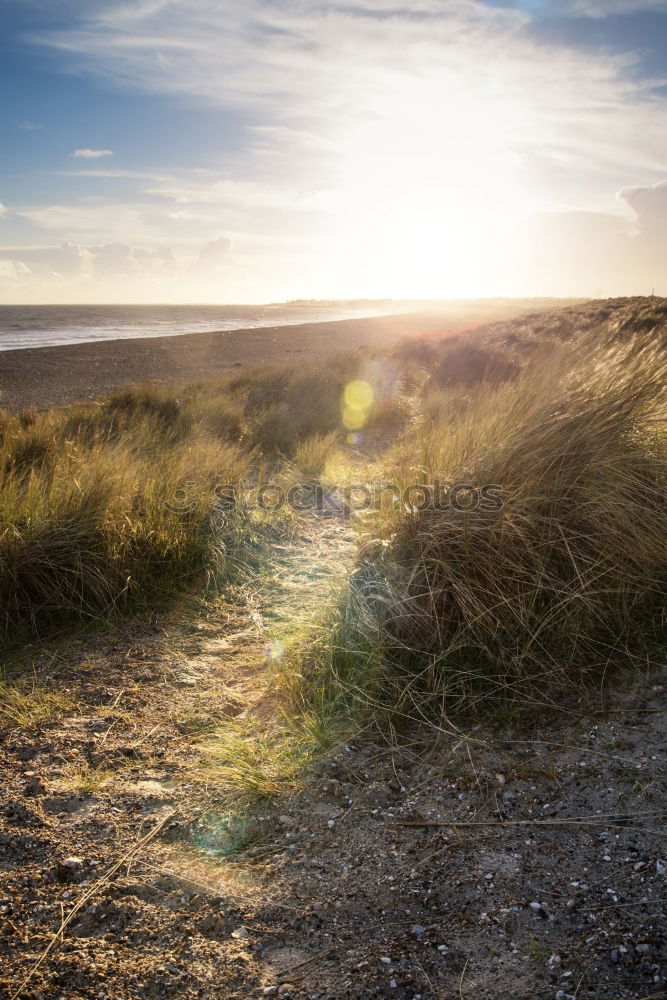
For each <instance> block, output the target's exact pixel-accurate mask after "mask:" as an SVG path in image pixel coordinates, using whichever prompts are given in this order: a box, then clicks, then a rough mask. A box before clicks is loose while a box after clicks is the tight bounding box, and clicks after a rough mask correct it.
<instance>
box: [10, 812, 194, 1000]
mask: <svg viewBox="0 0 667 1000" xmlns="http://www.w3.org/2000/svg"><path fill="white" fill-rule="evenodd" d="M177 812H178V810H177V809H174V810H173V811H172V812H170V813H168V814H167V815H166V816H164V817H163V818H162V819H161V820H160V822H159V823H158V824H157V825H156V826H154V827H153V829H152V830H151V831H150V832H149V833H147V834H146V836H145V837H142V838H141V840H138V841H137V842H136V844H134V845H133V846H132V847H131V848H130V849H129V851H126V852H125V854H124V855H123V856H122V858H120V860H119V861H117V862H116V863H115V864H114V865H112V866H111V868H110V869H109V870H108V871H107V872H105V873H104V875H102V877H101V878H99V879H98V880H97V882H95V884H94V885H92V886H91V887H90V889H88V890H87V891H86V892H85V893H84V894H83V896H82V897H81V899H80V900H79V901H78V902H77V903H75V905H74V906H73V907H72V909H71V910H70V912H69V914H68V915H67V916H66V917H62V919H61V922H60V927H59V928H58V930H57V931H56V932H55V934H54V935H53V938H52V939H51V941H49V943H48V945H47V946H46V948H45V949H44V951H43V952H42V954H41V955H40V957H39V958H38V959H37V961H36V962H35V964H34V965H33V966H32V968H31V969H30V972H29V973H28V975H27V976H26V978H25V979H24V980H23V982H22V983H21V985H20V986H19V988H18V989H17V990H16V992H15V993H13V994H12V996H11V997H10V1000H17V997H19V996H20V995H21V993H23V991H24V989H25V988H26V986H27V985H28V983H29V982H30V980H31V979H32V977H33V976H34V975H35V973H36V972H37V970H38V969H39V968H40V966H41V965H43V963H44V962H45V961H46V959H47V957H48V955H49V954H50V953H51V951H52V950H53V949H54V948H55V946H56V944H58V942H60V941H62V939H63V935H64V932H65V928H66V927H67V926H68V924H70V923H71V922H72V920H73V919H74V917H75V916H76V915H77V913H79V911H80V910H81V909H82V908H83V907H84V906H85V904H86V903H87V902H88V900H89V899H91V897H92V896H94V895H95V893H96V892H97V891H98V890H99V889H101V887H102V886H103V885H104V884H105V883H106V882H108V881H109V880H110V879H111V877H112V876H113V875H115V874H116V872H117V871H118V870H119V869H120V868H122V866H123V865H124V864H125V862H126V861H127V860H128V859H129V858H131V857H132V856H133V855H134V854H137V853H138V852H139V851H140V850H141V849H142V848H143V847H145V846H146V844H147V843H148V842H149V841H150V840H152V839H153V837H155V836H157V834H158V833H159V832H160V830H161V829H162V828H163V827H164V826H165V824H166V823H168V822H169V820H171V819H173V818H174V816H175V815H176V813H177Z"/></svg>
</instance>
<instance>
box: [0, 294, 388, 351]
mask: <svg viewBox="0 0 667 1000" xmlns="http://www.w3.org/2000/svg"><path fill="white" fill-rule="evenodd" d="M400 310H401V306H399V305H398V303H394V304H390V303H376V302H373V303H366V302H364V304H363V305H362V304H359V303H344V302H337V303H328V302H326V303H322V302H298V303H290V302H287V303H278V304H274V305H263V306H197V305H183V306H176V305H163V306H129V305H128V306H111V305H101V306H94V305H75V306H72V305H52V306H20V305H12V306H8V305H0V351H18V350H21V349H22V348H26V347H54V346H56V345H58V344H84V343H92V342H94V341H97V340H126V339H130V338H132V339H133V338H137V337H176V336H178V335H179V334H183V333H207V332H212V331H218V330H220V331H223V330H243V329H249V328H253V329H256V328H259V327H265V326H293V325H295V324H297V323H321V322H325V321H327V320H337V319H358V318H363V317H368V316H381V315H383V314H386V313H390V312H399V311H400Z"/></svg>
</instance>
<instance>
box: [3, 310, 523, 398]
mask: <svg viewBox="0 0 667 1000" xmlns="http://www.w3.org/2000/svg"><path fill="white" fill-rule="evenodd" d="M538 308H539V307H536V306H535V305H533V306H532V308H530V304H529V303H524V304H523V305H519V303H518V302H515V303H514V304H512V305H510V304H509V303H504V304H502V305H499V304H494V305H492V304H490V303H488V304H487V303H484V304H481V303H470V305H469V306H468V308H458V309H456V308H454V309H449V310H442V309H441V310H437V311H428V312H417V313H399V314H396V315H389V316H375V317H370V318H366V319H344V320H329V321H324V322H319V323H312V322H311V323H300V324H294V325H289V326H274V327H251V328H248V329H239V330H225V331H220V332H214V333H186V334H176V335H169V336H162V337H137V338H131V339H120V340H98V341H90V342H86V343H77V344H67V345H58V346H55V347H53V346H52V347H28V348H24V349H21V350H11V351H1V352H0V408H2V409H7V410H19V409H22V408H24V407H31V406H34V407H36V408H37V409H46V408H47V407H50V406H59V405H63V404H68V403H74V402H80V401H86V400H92V399H97V398H99V397H100V396H104V395H106V394H108V393H111V392H115V391H117V390H119V389H121V388H122V387H123V386H126V385H129V384H131V383H137V382H146V381H150V380H158V381H161V382H181V381H186V380H187V381H192V380H197V379H201V378H207V377H210V376H216V375H217V376H220V375H225V374H229V373H230V372H231V371H233V370H234V369H236V368H240V367H245V366H247V365H259V364H269V363H276V362H288V363H289V362H294V363H297V362H299V361H302V360H304V359H306V358H309V357H314V356H317V355H325V354H332V353H335V352H337V351H342V350H354V349H355V348H357V347H360V346H362V345H363V346H367V347H372V348H381V347H386V346H389V345H390V344H392V343H396V342H397V341H399V340H401V339H402V338H404V337H409V336H428V335H437V334H447V333H455V332H457V331H458V330H461V329H463V328H469V327H471V326H476V325H478V324H482V323H486V322H490V321H493V320H496V319H509V318H511V317H512V316H516V315H518V314H521V313H526V312H530V311H538Z"/></svg>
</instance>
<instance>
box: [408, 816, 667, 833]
mask: <svg viewBox="0 0 667 1000" xmlns="http://www.w3.org/2000/svg"><path fill="white" fill-rule="evenodd" d="M664 815H665V813H664V812H659V813H637V815H636V816H633V817H632V818H633V820H635V819H660V818H662V817H663V816H664ZM614 821H616V822H614ZM570 825H573V826H611V827H614V828H618V829H621V830H630V829H637V828H635V827H630V826H628V825H627V824H626V823H624V822H619V820H618V817H616V816H570V817H565V818H563V819H557V818H555V817H554V818H553V819H513V820H500V819H488V820H468V821H461V822H457V821H455V820H427V819H422V820H398V822H396V823H395V824H394V826H416V827H443V826H444V827H453V828H454V829H457V828H461V827H466V828H467V827H479V826H491V827H502V826H507V827H511V826H570ZM638 829H643V828H642V827H639V828H638ZM645 832H647V833H665V832H667V831H662V830H646V831H645Z"/></svg>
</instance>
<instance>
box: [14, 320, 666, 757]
mask: <svg viewBox="0 0 667 1000" xmlns="http://www.w3.org/2000/svg"><path fill="white" fill-rule="evenodd" d="M661 309H662V306H658V305H656V304H654V303H650V304H649V305H646V303H644V304H643V305H642V306H641V308H640V307H638V311H637V310H635V312H636V316H635V319H636V320H637V323H638V324H639V325H638V332H637V335H636V336H635V337H634V338H633V336H632V324H631V323H630V321H629V320H628V319H627V318H626V319H619V317H620V316H621V312H619V311H618V310H617V309H615V308H614V307H613V305H612V306H609V307H605V309H602V307H601V308H600V309H599V310H597V311H596V310H595V309H594V310H593V313H594V314H595V316H594V318H593V319H591V316H590V315H589V313H586V314H585V317H586V319H585V321H584V319H582V329H583V331H584V332H583V333H582V334H581V336H579V337H576V338H573V335H572V332H573V330H576V322H577V319H576V316H577V314H576V310H574V311H573V310H563V311H561V313H558V314H557V313H554V314H552V315H551V318H547V319H544V318H540V319H539V320H537V319H534V320H531V319H530V317H528V318H521V319H520V320H517V321H515V322H514V323H506V324H500V325H498V326H497V328H495V327H494V328H489V329H490V330H491V332H490V333H489V332H487V334H485V335H484V336H480V338H479V342H474V335H473V334H464V335H462V336H461V337H459V338H451V337H450V338H448V339H446V340H443V341H441V342H439V341H436V340H429V341H425V342H422V343H414V342H411V343H408V344H406V345H403V346H400V347H399V348H397V349H395V350H393V351H392V352H390V354H389V355H387V356H386V357H384V358H372V357H370V356H369V355H368V354H367V353H364V352H359V353H357V354H350V355H346V356H344V357H339V358H334V359H330V360H328V361H327V363H326V364H320V365H319V366H318V367H317V368H313V366H312V365H311V366H308V365H296V366H294V365H286V366H267V367H263V368H257V369H248V370H244V371H242V372H240V373H239V374H238V375H235V376H232V377H230V378H227V379H224V380H220V379H216V380H203V381H201V382H199V383H191V384H188V385H183V386H176V387H174V386H170V387H166V386H140V387H135V388H131V389H128V390H127V391H125V392H122V393H118V394H116V395H115V396H113V397H110V398H108V399H106V400H102V401H100V402H98V403H94V404H86V405H78V406H74V407H69V408H66V409H61V410H54V411H50V412H48V413H44V414H38V413H35V412H34V411H26V412H24V413H23V414H19V415H11V414H6V413H0V634H1V635H2V636H3V637H4V638H5V641H9V640H11V639H12V638H13V637H15V636H16V635H18V634H23V633H24V632H26V631H28V632H30V633H32V634H33V635H36V636H38V637H42V636H45V635H48V634H50V633H52V632H54V631H57V630H62V629H63V628H66V629H71V628H73V627H75V626H76V625H77V624H81V623H84V624H85V623H88V622H99V621H108V620H110V619H111V618H113V617H117V616H119V615H123V616H126V615H134V614H145V613H147V612H153V611H154V610H160V609H162V608H165V607H169V605H170V602H172V601H173V600H174V599H175V598H176V597H177V596H178V595H179V594H183V593H184V592H187V591H188V590H191V589H194V588H200V587H202V586H205V585H206V583H207V582H209V583H211V584H213V585H214V586H215V587H220V586H224V585H225V584H226V583H228V582H230V581H233V580H234V579H236V577H237V576H238V574H243V573H248V572H250V573H252V572H257V571H258V570H260V569H261V568H262V567H263V566H265V565H266V564H267V559H268V558H270V552H271V544H272V542H273V541H275V540H276V537H277V535H278V534H280V533H281V532H283V533H284V532H285V531H292V530H294V528H295V525H294V523H293V522H292V521H291V520H290V516H289V514H288V513H286V512H282V513H281V514H280V515H278V516H275V517H273V516H268V515H264V514H261V513H260V514H257V513H255V514H254V515H252V514H249V513H248V511H247V510H245V509H244V508H243V506H242V505H238V506H234V507H231V508H229V507H228V506H221V504H220V503H219V493H218V488H219V487H220V485H221V484H223V485H225V487H229V486H233V487H235V488H238V490H239V492H240V493H242V492H243V490H244V489H246V488H247V485H248V483H250V484H257V483H259V482H263V481H265V480H266V479H267V478H269V477H271V476H274V477H277V478H278V480H279V481H280V482H281V483H283V484H287V483H288V481H290V480H291V479H292V480H293V479H294V478H295V477H302V478H304V479H306V480H312V479H320V480H321V482H323V483H325V484H327V485H329V484H331V483H333V482H335V481H336V480H337V478H338V477H340V475H341V474H344V475H345V477H351V478H354V479H356V481H357V482H364V481H365V479H368V480H370V478H371V477H373V478H377V477H378V476H380V477H381V478H382V479H383V480H384V481H385V482H386V483H387V484H391V485H392V490H389V491H388V492H389V494H391V493H392V492H394V493H395V494H396V495H400V494H401V491H402V490H404V489H405V488H406V487H408V486H410V485H412V486H415V485H419V484H421V486H422V487H423V488H424V490H425V491H426V493H423V494H422V495H423V496H425V497H426V498H427V499H428V497H429V496H430V494H429V490H431V487H433V484H436V483H438V484H439V486H438V489H437V499H438V502H437V503H435V502H429V503H427V504H423V503H422V502H421V501H419V500H418V499H417V500H416V501H415V502H411V503H407V504H406V503H401V504H399V505H397V504H395V503H391V502H390V503H387V504H384V506H383V507H382V509H380V510H374V511H371V512H367V513H362V514H359V515H358V516H357V517H356V518H355V519H354V523H356V524H357V525H358V527H359V553H358V558H357V564H356V566H355V568H354V572H353V573H352V575H351V578H350V581H349V586H348V587H347V590H346V592H345V595H344V596H343V598H341V599H340V601H339V602H338V603H337V604H336V606H335V607H334V608H332V609H330V611H329V613H328V615H327V616H326V617H325V621H324V623H323V624H322V625H321V626H319V627H318V629H317V630H316V635H315V636H314V637H312V638H309V639H308V642H304V643H303V644H302V646H301V651H299V650H296V651H295V652H293V653H291V654H290V656H289V657H288V658H287V670H288V672H289V678H288V681H289V683H288V686H289V689H290V691H291V694H292V696H293V699H294V704H295V705H297V706H298V707H299V710H300V711H301V713H302V717H303V718H307V719H310V720H313V719H314V720H316V722H315V723H313V725H311V726H310V728H313V727H314V729H321V730H322V731H324V730H328V731H330V732H332V731H334V730H335V731H336V732H341V731H343V730H344V729H345V726H346V725H347V726H350V725H358V724H359V722H360V720H367V719H369V718H374V719H376V720H377V719H379V718H383V717H387V716H391V717H392V719H393V720H399V719H403V720H425V719H429V720H431V721H434V720H438V719H439V718H441V717H442V716H443V715H446V714H449V713H451V712H456V711H459V712H460V711H466V712H470V711H475V710H476V709H477V708H479V707H480V706H481V705H482V704H484V705H487V704H488V703H489V702H490V701H492V702H494V703H496V704H500V705H507V704H515V703H517V702H520V701H521V700H526V699H532V700H533V701H535V702H536V703H541V704H543V705H544V704H547V703H550V702H553V700H554V699H558V698H560V697H563V696H564V697H569V695H570V694H571V693H572V691H575V690H577V691H578V690H581V689H582V687H583V686H585V685H587V684H590V683H592V682H594V681H595V682H596V683H597V682H598V681H599V679H600V678H601V677H602V676H604V675H605V673H606V672H608V671H609V669H610V668H611V667H613V666H614V665H615V664H617V663H625V664H628V663H633V662H634V663H639V662H641V663H643V664H645V663H647V662H650V660H651V656H652V655H653V651H654V650H655V649H656V645H657V643H658V642H659V635H660V631H661V629H662V628H664V614H665V611H664V608H665V605H664V596H665V589H666V585H667V568H666V560H665V543H664V539H665V537H667V530H666V529H667V508H666V506H665V500H664V497H665V483H666V461H667V445H666V437H665V430H666V429H667V424H665V423H661V422H660V421H661V420H663V419H664V418H665V416H667V411H666V409H665V385H667V378H666V376H667V367H666V362H665V352H664V337H663V336H662V334H661V333H660V331H658V333H655V331H654V330H653V328H652V327H651V329H649V328H648V327H647V326H646V324H647V323H648V324H650V323H651V322H654V321H655V322H662V320H661V316H662V313H661V312H660V310H661ZM630 311H631V310H630ZM663 311H664V310H663ZM626 312H627V310H626ZM625 314H626V313H623V315H624V316H625ZM633 315H634V313H633ZM660 329H662V327H661V328H660ZM640 334H641V335H640ZM353 379H366V380H368V381H369V383H370V384H371V385H372V386H373V403H372V405H371V406H370V407H369V408H368V411H367V412H365V413H364V418H363V424H362V425H361V426H360V427H359V428H358V431H359V432H356V433H353V434H350V425H349V424H348V426H344V420H343V416H344V413H345V406H344V393H345V387H346V385H347V384H348V383H349V382H350V381H351V380H353ZM364 449H366V450H364ZM341 470H343V471H342V472H341ZM338 481H339V482H340V478H338ZM456 484H459V486H460V488H459V489H458V490H455V491H452V490H451V487H452V486H454V485H456ZM448 486H449V487H450V488H449V489H448V488H447V487H448ZM486 491H488V492H486ZM418 496H419V493H418V491H417V492H415V493H413V497H417V498H418ZM435 496H436V493H435V492H434V497H435ZM454 498H456V502H453V499H454ZM499 499H500V501H501V502H500V503H499V502H498V500H499ZM482 501H484V502H482ZM317 720H319V721H317ZM353 720H354V721H353ZM394 724H395V723H394V721H392V725H394ZM309 725H310V723H309ZM269 749H270V748H269ZM267 752H268V751H267ZM299 752H300V753H301V751H299ZM269 756H270V754H269Z"/></svg>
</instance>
